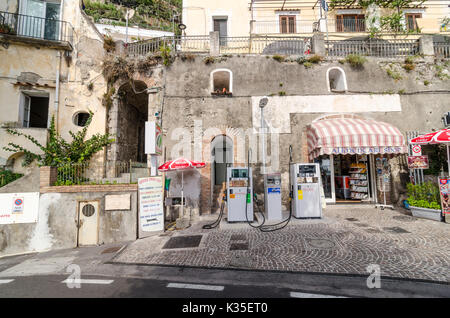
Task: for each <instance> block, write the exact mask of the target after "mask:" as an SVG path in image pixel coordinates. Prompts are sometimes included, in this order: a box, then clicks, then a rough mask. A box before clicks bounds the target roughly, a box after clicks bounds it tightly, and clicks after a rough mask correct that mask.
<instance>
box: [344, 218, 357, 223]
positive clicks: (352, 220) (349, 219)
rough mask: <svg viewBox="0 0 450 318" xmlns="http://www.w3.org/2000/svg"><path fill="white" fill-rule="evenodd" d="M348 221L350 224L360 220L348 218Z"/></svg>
mask: <svg viewBox="0 0 450 318" xmlns="http://www.w3.org/2000/svg"><path fill="white" fill-rule="evenodd" d="M346 220H347V221H350V222H355V221H359V220H358V219H355V218H346Z"/></svg>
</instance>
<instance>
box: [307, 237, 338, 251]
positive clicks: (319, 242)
mask: <svg viewBox="0 0 450 318" xmlns="http://www.w3.org/2000/svg"><path fill="white" fill-rule="evenodd" d="M306 241H307V242H308V244H309V245H311V246H312V247H315V248H322V249H329V248H333V247H334V246H335V244H334V242H333V241H330V240H325V239H306Z"/></svg>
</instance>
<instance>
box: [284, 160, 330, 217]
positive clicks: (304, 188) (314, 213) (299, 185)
mask: <svg viewBox="0 0 450 318" xmlns="http://www.w3.org/2000/svg"><path fill="white" fill-rule="evenodd" d="M290 174H291V195H292V200H291V208H292V215H293V216H294V217H295V218H321V217H322V203H321V197H320V167H319V164H318V163H294V164H291V166H290Z"/></svg>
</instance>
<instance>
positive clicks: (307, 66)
mask: <svg viewBox="0 0 450 318" xmlns="http://www.w3.org/2000/svg"><path fill="white" fill-rule="evenodd" d="M303 66H304V67H306V68H310V67H312V66H313V63H311V62H305V63H303Z"/></svg>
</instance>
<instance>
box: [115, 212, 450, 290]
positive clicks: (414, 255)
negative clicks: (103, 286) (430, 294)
mask: <svg viewBox="0 0 450 318" xmlns="http://www.w3.org/2000/svg"><path fill="white" fill-rule="evenodd" d="M213 218H215V216H211V217H210V218H209V220H202V221H201V222H198V223H197V224H195V225H194V226H192V227H190V228H189V229H186V230H184V231H176V232H175V233H169V234H162V235H158V236H153V237H149V238H146V239H141V240H138V241H136V242H133V243H131V244H130V245H129V246H128V247H127V248H126V249H125V250H123V251H122V253H120V254H118V255H116V256H115V258H114V259H113V262H120V263H134V264H136V263H138V264H151V265H177V266H194V267H197V266H198V267H210V268H217V267H218V268H242V269H253V270H275V271H298V272H315V273H339V274H360V275H368V272H367V266H368V265H370V264H378V265H380V268H381V274H382V276H386V277H395V278H410V279H423V280H433V281H442V282H450V224H446V223H442V222H436V221H431V220H424V219H418V218H414V217H412V216H409V215H405V214H404V213H402V212H400V211H392V210H382V211H381V210H378V209H375V208H374V207H373V206H359V207H348V206H333V207H328V208H327V209H326V210H325V211H324V219H322V220H293V221H292V222H291V223H290V224H289V225H288V226H287V227H286V228H284V229H282V230H280V231H276V232H269V233H263V232H261V231H259V230H257V229H252V228H250V227H249V226H248V225H247V224H245V223H244V224H239V225H236V226H234V227H233V225H232V226H226V227H225V228H226V229H224V228H223V227H222V229H214V230H203V229H201V226H202V225H203V224H207V223H211V220H212V219H213ZM185 235H202V236H203V237H202V239H201V242H200V245H199V246H198V247H195V248H177V249H162V247H163V246H164V244H165V243H166V242H167V241H168V240H169V239H170V238H171V237H175V236H185Z"/></svg>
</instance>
